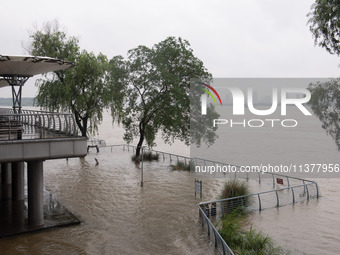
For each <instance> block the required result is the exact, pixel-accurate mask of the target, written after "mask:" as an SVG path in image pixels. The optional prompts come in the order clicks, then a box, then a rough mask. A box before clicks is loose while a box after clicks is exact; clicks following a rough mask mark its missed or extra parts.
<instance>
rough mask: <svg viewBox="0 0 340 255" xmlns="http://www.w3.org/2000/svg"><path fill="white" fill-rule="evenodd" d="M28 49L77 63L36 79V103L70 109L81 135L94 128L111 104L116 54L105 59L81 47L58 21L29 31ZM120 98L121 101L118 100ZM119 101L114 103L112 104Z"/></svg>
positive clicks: (53, 109)
mask: <svg viewBox="0 0 340 255" xmlns="http://www.w3.org/2000/svg"><path fill="white" fill-rule="evenodd" d="M28 51H29V53H30V54H32V55H38V56H48V57H53V58H59V59H63V60H68V61H72V62H75V63H76V66H75V67H73V68H71V69H68V70H65V71H57V72H53V73H48V74H45V75H44V78H42V79H39V80H37V82H36V85H37V86H38V87H39V92H38V95H37V97H36V103H37V105H38V106H40V107H43V108H45V109H48V110H50V111H71V112H72V113H73V114H74V115H75V120H76V123H77V125H78V127H79V129H80V131H81V134H82V136H87V134H88V131H90V132H92V133H93V132H95V131H96V130H97V128H98V123H100V121H101V120H102V118H103V116H102V112H103V110H104V107H105V106H109V105H111V106H113V105H114V104H113V103H112V102H111V101H110V93H112V91H115V93H116V96H112V97H111V99H113V98H116V99H117V93H118V92H119V91H116V90H115V89H113V87H114V86H115V84H114V83H112V82H113V81H114V79H113V78H110V77H108V76H109V70H110V67H112V66H114V62H115V60H116V59H115V58H114V59H113V60H111V62H110V63H108V60H107V57H106V56H104V55H103V54H101V53H100V54H98V55H97V56H96V55H95V54H94V53H92V52H91V53H90V52H87V51H86V50H83V51H80V48H79V41H78V39H77V38H75V37H72V36H68V35H67V34H66V32H64V31H60V29H59V26H58V23H57V22H54V23H51V22H50V23H46V24H45V25H44V26H43V28H42V29H41V30H38V29H37V30H36V31H34V32H33V33H31V34H30V44H29V47H28ZM119 102H120V101H119ZM116 105H118V103H117V102H116V103H115V106H116Z"/></svg>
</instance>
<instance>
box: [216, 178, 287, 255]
mask: <svg viewBox="0 0 340 255" xmlns="http://www.w3.org/2000/svg"><path fill="white" fill-rule="evenodd" d="M250 193H251V192H250V190H249V187H248V183H247V182H246V181H243V180H240V179H232V180H228V181H227V182H226V183H225V185H224V187H223V189H222V192H221V195H220V199H227V198H233V197H238V198H235V199H232V200H227V201H225V202H224V210H225V212H226V213H227V216H226V217H224V218H223V219H221V221H219V222H218V224H217V227H218V229H219V233H220V235H221V236H222V238H223V239H224V240H225V241H226V243H227V244H228V245H229V247H230V248H231V249H232V250H233V252H234V253H235V254H242V255H243V254H264V255H265V254H271V255H276V254H277V255H279V254H287V253H285V252H284V250H283V249H282V248H281V247H278V246H275V243H274V241H273V240H272V239H271V238H270V237H269V236H268V235H265V234H263V233H262V232H258V231H256V230H254V229H253V227H252V226H250V229H249V230H245V229H244V228H243V226H242V224H241V223H242V221H243V220H244V219H245V217H246V213H247V211H248V209H249V206H250V205H251V200H250V196H246V195H249V194H250ZM242 196H243V197H242ZM244 196H245V197H244Z"/></svg>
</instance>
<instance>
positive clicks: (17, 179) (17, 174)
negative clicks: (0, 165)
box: [12, 162, 24, 201]
mask: <svg viewBox="0 0 340 255" xmlns="http://www.w3.org/2000/svg"><path fill="white" fill-rule="evenodd" d="M12 199H13V200H17V201H19V200H24V162H13V163H12Z"/></svg>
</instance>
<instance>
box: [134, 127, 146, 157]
mask: <svg viewBox="0 0 340 255" xmlns="http://www.w3.org/2000/svg"><path fill="white" fill-rule="evenodd" d="M139 134H140V136H139V142H138V144H137V148H136V160H135V162H136V163H139V162H140V151H141V149H142V145H143V142H144V130H143V129H141V128H139Z"/></svg>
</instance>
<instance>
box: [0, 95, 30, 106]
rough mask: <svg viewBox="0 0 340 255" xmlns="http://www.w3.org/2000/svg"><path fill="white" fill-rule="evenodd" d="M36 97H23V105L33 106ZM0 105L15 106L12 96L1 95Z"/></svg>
mask: <svg viewBox="0 0 340 255" xmlns="http://www.w3.org/2000/svg"><path fill="white" fill-rule="evenodd" d="M33 101H34V97H23V98H21V106H33ZM0 106H13V100H12V98H11V97H0Z"/></svg>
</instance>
